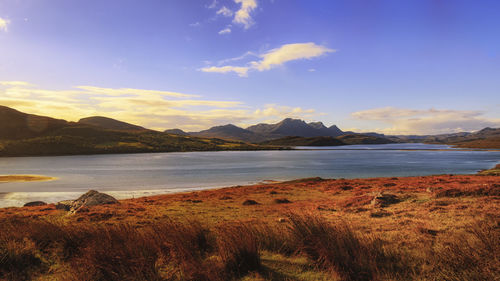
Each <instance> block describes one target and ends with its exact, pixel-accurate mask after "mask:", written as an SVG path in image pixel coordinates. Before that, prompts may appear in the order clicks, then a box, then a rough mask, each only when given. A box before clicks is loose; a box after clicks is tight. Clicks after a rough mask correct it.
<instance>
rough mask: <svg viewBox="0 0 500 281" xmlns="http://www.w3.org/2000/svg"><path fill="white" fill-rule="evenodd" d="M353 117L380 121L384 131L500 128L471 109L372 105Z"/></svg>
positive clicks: (428, 132) (499, 120)
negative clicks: (386, 125)
mask: <svg viewBox="0 0 500 281" xmlns="http://www.w3.org/2000/svg"><path fill="white" fill-rule="evenodd" d="M351 115H352V116H353V117H354V118H356V119H360V120H365V121H367V120H372V121H379V122H383V123H386V124H388V127H386V128H382V129H380V130H379V131H381V132H384V133H387V134H441V133H450V132H463V131H474V130H479V129H482V128H484V127H500V119H488V118H485V117H484V112H481V111H472V110H445V109H433V108H431V109H426V110H420V109H404V108H394V107H383V108H375V109H369V110H363V111H357V112H353V113H352V114H351Z"/></svg>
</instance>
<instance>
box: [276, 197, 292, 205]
mask: <svg viewBox="0 0 500 281" xmlns="http://www.w3.org/2000/svg"><path fill="white" fill-rule="evenodd" d="M274 203H276V204H288V203H292V202H291V201H290V200H288V199H286V198H279V199H274Z"/></svg>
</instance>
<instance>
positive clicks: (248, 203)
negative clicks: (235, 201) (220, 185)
mask: <svg viewBox="0 0 500 281" xmlns="http://www.w3.org/2000/svg"><path fill="white" fill-rule="evenodd" d="M258 204H259V202H257V201H255V200H252V199H247V200H245V201H244V202H243V205H244V206H250V205H258Z"/></svg>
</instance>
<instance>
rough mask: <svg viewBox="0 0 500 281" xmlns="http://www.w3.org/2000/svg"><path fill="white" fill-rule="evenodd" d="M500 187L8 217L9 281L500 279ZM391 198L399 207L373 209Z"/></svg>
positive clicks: (344, 192) (279, 189)
mask: <svg viewBox="0 0 500 281" xmlns="http://www.w3.org/2000/svg"><path fill="white" fill-rule="evenodd" d="M499 179H500V178H499V177H498V176H491V175H441V176H427V177H401V178H375V179H352V180H345V179H337V180H322V179H319V178H313V179H303V180H297V181H292V182H283V183H270V184H259V185H253V186H236V187H230V188H222V189H217V190H206V191H199V192H192V193H181V194H172V195H160V196H153V197H144V198H137V199H129V200H122V201H121V204H117V205H106V206H100V207H94V208H91V209H89V210H88V211H87V212H84V213H77V214H74V215H66V213H65V212H63V211H59V210H55V207H54V206H53V205H48V206H42V207H30V208H5V209H0V224H1V225H2V228H0V280H2V278H3V279H6V280H29V279H30V278H32V279H36V278H39V279H40V280H50V279H51V278H52V280H495V279H498V278H499V277H500V256H499V255H498V253H499V252H500V246H499V245H500V182H499ZM381 193H383V194H384V193H385V194H392V195H395V196H397V198H398V200H397V201H395V202H396V203H394V202H393V204H388V205H385V206H384V207H382V205H380V204H374V198H375V197H381V196H379V194H381ZM247 200H254V201H256V202H258V204H256V205H243V202H245V201H247ZM284 202H285V203H284ZM85 276H90V277H86V278H87V279H85V278H84V277H85ZM16 278H17V279H16ZM23 278H24V279H23ZM88 278H90V279H88Z"/></svg>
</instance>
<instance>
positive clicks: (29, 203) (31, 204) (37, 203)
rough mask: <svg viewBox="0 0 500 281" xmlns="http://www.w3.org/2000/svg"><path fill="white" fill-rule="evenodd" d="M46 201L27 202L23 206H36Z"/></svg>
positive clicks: (43, 204)
mask: <svg viewBox="0 0 500 281" xmlns="http://www.w3.org/2000/svg"><path fill="white" fill-rule="evenodd" d="M45 205H47V203H45V202H43V201H33V202H28V203H26V204H24V207H38V206H45Z"/></svg>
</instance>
